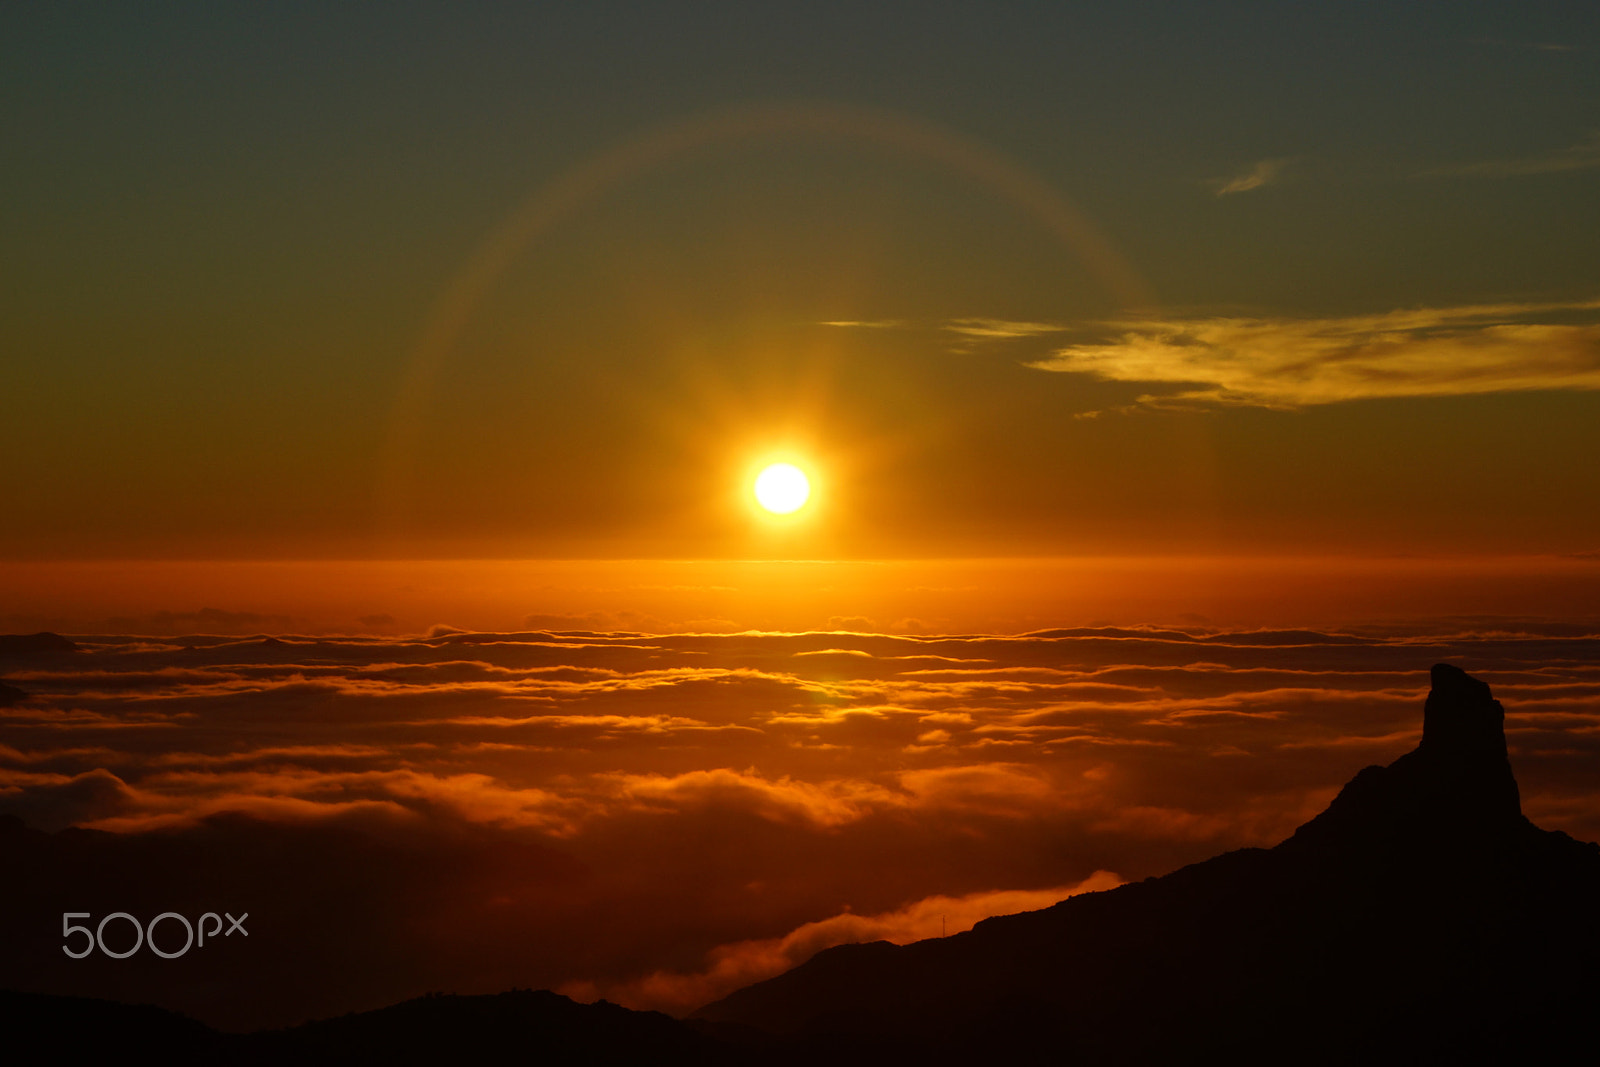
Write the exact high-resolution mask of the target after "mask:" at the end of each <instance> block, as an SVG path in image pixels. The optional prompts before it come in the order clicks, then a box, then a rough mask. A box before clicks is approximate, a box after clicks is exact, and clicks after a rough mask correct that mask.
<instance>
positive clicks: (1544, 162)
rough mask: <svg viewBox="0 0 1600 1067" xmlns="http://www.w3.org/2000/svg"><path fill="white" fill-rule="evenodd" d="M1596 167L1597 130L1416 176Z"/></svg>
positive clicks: (1599, 157)
mask: <svg viewBox="0 0 1600 1067" xmlns="http://www.w3.org/2000/svg"><path fill="white" fill-rule="evenodd" d="M1596 167H1600V130H1595V131H1592V132H1591V133H1590V134H1589V135H1588V136H1587V137H1584V138H1583V139H1582V140H1580V141H1578V142H1577V143H1575V144H1572V145H1569V146H1567V147H1566V148H1558V149H1555V150H1553V151H1549V152H1542V153H1539V154H1537V155H1532V156H1518V157H1513V158H1509V159H1486V160H1481V161H1479V162H1476V163H1461V164H1457V165H1454V166H1448V167H1436V168H1433V169H1432V170H1426V171H1423V172H1422V173H1421V174H1420V175H1418V177H1425V178H1437V177H1454V176H1462V177H1479V178H1520V177H1526V176H1529V175H1534V174H1563V173H1566V172H1568V171H1574V170H1593V169H1594V168H1596Z"/></svg>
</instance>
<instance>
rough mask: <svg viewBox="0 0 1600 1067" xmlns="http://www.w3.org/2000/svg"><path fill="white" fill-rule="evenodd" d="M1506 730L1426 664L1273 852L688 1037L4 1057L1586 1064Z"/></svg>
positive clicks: (1597, 990) (774, 996)
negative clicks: (1415, 721) (1386, 752)
mask: <svg viewBox="0 0 1600 1067" xmlns="http://www.w3.org/2000/svg"><path fill="white" fill-rule="evenodd" d="M1503 721H1504V712H1503V710H1502V708H1501V706H1500V704H1499V702H1497V701H1496V700H1494V699H1493V697H1492V695H1491V694H1490V692H1489V687H1488V686H1487V685H1485V684H1484V683H1483V682H1480V681H1478V680H1477V679H1475V678H1472V677H1470V676H1469V675H1467V674H1466V673H1464V672H1463V671H1461V670H1460V669H1458V668H1456V667H1451V666H1448V665H1443V664H1441V665H1439V666H1436V667H1434V668H1433V688H1432V692H1431V693H1430V694H1429V696H1428V701H1427V704H1426V707H1425V709H1424V719H1423V737H1422V741H1421V743H1420V744H1419V745H1418V746H1417V748H1416V749H1415V750H1414V751H1412V752H1410V753H1407V754H1406V755H1404V756H1402V757H1400V758H1399V759H1398V760H1396V761H1395V762H1393V763H1391V764H1390V765H1389V766H1387V767H1368V768H1366V769H1365V770H1363V771H1361V772H1360V773H1359V774H1357V775H1356V776H1355V777H1354V778H1353V779H1351V780H1350V782H1349V783H1348V784H1347V785H1346V786H1345V787H1344V789H1343V790H1342V791H1341V792H1340V793H1339V795H1338V797H1337V798H1335V800H1334V801H1333V803H1332V804H1330V805H1329V806H1328V809H1327V810H1326V811H1324V812H1323V813H1322V814H1321V815H1318V816H1317V817H1316V818H1314V819H1312V820H1311V821H1310V822H1308V823H1306V824H1305V825H1304V826H1302V827H1300V828H1299V829H1298V830H1297V831H1296V832H1295V833H1294V835H1293V836H1292V837H1290V838H1289V839H1288V840H1287V841H1284V842H1283V843H1281V844H1279V845H1278V846H1277V847H1275V848H1272V849H1240V850H1238V851H1236V852H1229V853H1226V854H1224V855H1221V856H1217V857H1215V858H1213V859H1210V860H1207V861H1205V862H1203V863H1197V864H1194V865H1192V866H1189V867H1184V868H1182V869H1181V870H1178V871H1175V872H1173V873H1172V874H1169V875H1166V876H1165V877H1162V878H1152V879H1147V880H1146V881H1144V882H1140V883H1137V884H1133V885H1126V886H1122V887H1121V888H1118V889H1114V890H1110V891H1108V892H1103V893H1092V894H1087V895H1084V896H1079V897H1074V898H1072V899H1070V900H1066V901H1063V902H1061V903H1060V904H1057V905H1055V906H1054V907H1051V908H1046V909H1044V910H1042V911H1036V912H1029V913H1026V914H1022V915H1010V916H1004V917H1001V918H995V919H989V920H986V921H984V922H982V923H979V924H978V925H977V926H976V927H974V928H973V929H972V930H971V931H968V932H967V933H963V934H958V935H956V936H954V937H949V938H941V939H934V940H928V941H921V942H917V943H915V944H911V945H905V946H895V945H892V944H889V943H888V942H874V943H871V944H863V945H846V946H842V947H839V948H835V949H830V950H828V951H825V952H822V953H819V954H818V955H817V956H816V957H814V958H813V959H812V960H811V961H810V962H808V963H806V964H804V965H803V966H801V967H797V968H795V969H794V970H792V971H789V972H788V973H786V974H783V975H780V976H778V977H776V978H773V979H771V980H769V981H766V982H762V983H759V984H757V985H753V986H750V987H748V988H746V989H742V990H740V991H738V992H736V993H734V994H732V995H731V996H729V997H727V998H726V999H724V1000H721V1001H718V1002H717V1003H715V1004H711V1005H708V1006H706V1007H704V1008H702V1009H700V1011H698V1012H696V1013H695V1015H694V1016H693V1017H692V1018H691V1019H689V1020H688V1021H685V1022H679V1021H677V1020H673V1019H670V1018H668V1017H667V1016H664V1015H659V1014H656V1013H653V1012H631V1011H627V1010H625V1009H622V1008H619V1007H617V1006H615V1005H611V1004H606V1003H604V1002H601V1003H599V1004H593V1005H583V1004H576V1003H574V1002H572V1001H570V1000H567V999H566V998H564V997H560V996H557V995H556V994H554V993H543V992H541V993H529V992H512V993H503V994H499V995H497V996H487V997H457V996H430V997H426V998H422V999H419V1000H413V1001H408V1002H406V1003H404V1004H399V1005H395V1006H394V1007H391V1008H386V1009H383V1010H381V1011H375V1012H366V1013H362V1014H357V1015H350V1016H345V1017H343V1018H340V1019H332V1020H324V1021H322V1022H316V1023H309V1024H306V1025H305V1026H301V1027H296V1028H294V1029H290V1030H283V1031H273V1032H266V1033H257V1034H249V1035H223V1034H218V1033H216V1032H215V1031H212V1030H209V1029H207V1028H205V1027H203V1026H201V1025H200V1024H198V1023H193V1022H191V1021H189V1020H187V1019H183V1018H182V1017H180V1016H176V1015H173V1014H170V1013H167V1012H163V1011H160V1010H158V1009H154V1008H137V1007H131V1006H128V1005H122V1004H112V1003H109V1002H105V1001H90V1000H82V999H75V998H66V997H45V996H38V995H32V994H19V993H8V994H0V1026H3V1027H4V1028H5V1032H6V1033H7V1034H8V1037H9V1040H10V1043H11V1044H12V1047H16V1043H17V1042H23V1043H28V1042H29V1041H30V1039H31V1038H42V1039H43V1040H45V1041H46V1042H48V1045H46V1046H44V1047H45V1048H60V1049H63V1050H66V1049H73V1050H75V1051H77V1052H90V1053H93V1052H94V1051H95V1050H100V1049H103V1050H104V1051H105V1052H107V1053H115V1052H120V1053H123V1054H126V1053H127V1052H129V1051H133V1050H136V1049H139V1048H150V1049H160V1050H162V1054H163V1059H164V1060H165V1061H166V1062H169V1063H184V1062H204V1063H243V1064H249V1063H259V1064H268V1063H297V1064H298V1063H335V1062H337V1063H340V1064H361V1063H390V1064H395V1063H428V1064H437V1063H440V1062H461V1061H465V1060H469V1059H479V1058H482V1057H484V1056H494V1057H496V1061H497V1062H499V1061H505V1062H532V1063H545V1064H588V1063H624V1062H652V1063H667V1064H676V1063H685V1064H689V1063H694V1064H702V1063H703V1064H718V1063H750V1064H757V1063H759V1064H787V1063H815V1062H819V1061H821V1062H831V1063H834V1064H853V1063H863V1064H864V1063H873V1064H884V1063H890V1064H893V1063H924V1064H945V1063H951V1064H953V1063H1004V1064H1044V1063H1050V1064H1076V1063H1084V1064H1091V1063H1092V1064H1105V1063H1112V1064H1143V1063H1164V1062H1234V1063H1269V1062H1270V1063H1295V1064H1319V1063H1320V1064H1335V1063H1445V1062H1449V1063H1500V1062H1504V1063H1510V1062H1515V1063H1542V1062H1551V1063H1557V1062H1580V1061H1582V1060H1584V1059H1586V1058H1587V1057H1586V1055H1585V1054H1584V1053H1583V1052H1580V1051H1577V1050H1584V1049H1588V1050H1590V1052H1591V1053H1592V1042H1593V1040H1594V1035H1595V1029H1594V1019H1595V1012H1596V1007H1595V1005H1596V1004H1597V1003H1600V846H1597V845H1594V844H1586V843H1582V842H1578V841H1574V840H1573V839H1572V838H1570V837H1568V836H1567V835H1566V834H1563V833H1559V832H1551V831H1545V830H1540V829H1539V828H1538V827H1536V826H1534V825H1533V824H1532V823H1530V822H1529V821H1528V820H1527V819H1526V818H1525V817H1524V816H1523V814H1522V810H1521V803H1520V800H1519V797H1518V793H1517V784H1516V780H1515V778H1514V777H1513V776H1512V773H1511V765H1510V762H1509V760H1508V758H1507V754H1506V742H1505V733H1504V729H1503ZM63 1035H72V1040H71V1041H69V1042H67V1043H65V1044H63ZM96 1042H101V1044H96ZM48 1059H49V1058H48V1056H47V1057H45V1058H43V1059H36V1060H35V1062H48ZM74 1061H79V1060H78V1058H77V1057H75V1056H68V1057H67V1058H66V1059H64V1060H62V1061H61V1062H74Z"/></svg>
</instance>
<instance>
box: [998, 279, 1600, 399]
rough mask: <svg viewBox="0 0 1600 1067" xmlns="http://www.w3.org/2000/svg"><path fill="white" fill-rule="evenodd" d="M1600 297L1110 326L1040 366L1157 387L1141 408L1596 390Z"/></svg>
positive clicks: (1599, 373)
mask: <svg viewBox="0 0 1600 1067" xmlns="http://www.w3.org/2000/svg"><path fill="white" fill-rule="evenodd" d="M1596 310H1600V303H1596V302H1593V301H1591V302H1587V303H1579V304H1571V305H1527V304H1498V305H1484V306H1473V307H1457V308H1419V309H1415V310H1406V311H1392V312H1388V313H1385V314H1378V315H1358V316H1349V317H1346V318H1329V319H1259V318H1208V319H1171V320H1150V321H1131V322H1124V323H1116V324H1112V329H1113V330H1114V331H1115V332H1116V333H1117V334H1118V336H1117V337H1116V338H1115V339H1113V340H1109V341H1098V342H1089V343H1082V344H1072V345H1068V346H1066V347H1063V348H1060V349H1058V350H1056V351H1055V352H1054V353H1053V354H1052V355H1050V356H1048V357H1046V358H1044V359H1040V360H1036V361H1033V362H1031V363H1030V364H1029V365H1030V366H1033V367H1036V368H1038V369H1040V370H1048V371H1063V372H1068V373H1075V374H1087V375H1089V376H1091V377H1094V378H1097V379H1100V380H1103V381H1116V382H1140V383H1150V384H1151V385H1160V386H1161V388H1160V389H1159V390H1157V391H1153V392H1151V393H1149V394H1146V395H1144V396H1141V397H1140V398H1139V399H1138V401H1137V404H1138V405H1140V406H1145V407H1173V406H1177V407H1195V406H1240V405H1246V406H1256V407H1268V408H1297V407H1304V406H1308V405H1314V404H1332V403H1338V402H1341V401H1347V400H1366V399H1376V398H1394V397H1425V396H1466V395H1472V394H1480V393H1502V392H1515V391H1524V390H1534V389H1583V390H1590V389H1600V324H1597V323H1596V322H1594V321H1593V319H1594V313H1595V312H1596Z"/></svg>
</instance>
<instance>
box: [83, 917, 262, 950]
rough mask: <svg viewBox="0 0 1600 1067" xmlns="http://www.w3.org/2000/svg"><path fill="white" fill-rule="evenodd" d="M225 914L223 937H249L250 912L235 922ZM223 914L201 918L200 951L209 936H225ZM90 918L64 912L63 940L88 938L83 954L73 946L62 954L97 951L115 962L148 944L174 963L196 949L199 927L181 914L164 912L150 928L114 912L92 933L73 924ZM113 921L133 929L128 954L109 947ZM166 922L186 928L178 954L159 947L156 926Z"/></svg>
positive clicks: (101, 921) (151, 922) (154, 920)
mask: <svg viewBox="0 0 1600 1067" xmlns="http://www.w3.org/2000/svg"><path fill="white" fill-rule="evenodd" d="M222 915H227V916H228V923H229V926H228V932H227V933H225V934H222V936H223V937H232V936H233V934H234V932H235V931H237V932H238V933H241V934H243V935H244V936H246V937H249V936H250V931H249V930H246V929H245V928H244V921H245V920H246V919H248V918H250V913H249V912H248V911H247V912H245V913H244V914H243V915H240V916H239V917H238V918H237V919H235V918H234V917H233V916H232V915H229V914H228V913H227V912H223V913H222ZM222 915H218V914H217V913H216V912H214V911H208V912H206V913H205V914H204V915H202V916H200V922H199V923H198V926H199V929H200V937H199V947H200V948H205V946H206V938H207V937H210V938H211V939H212V940H213V941H215V940H216V938H217V935H218V934H221V933H222ZM88 918H91V915H90V913H89V912H86V911H64V912H62V913H61V937H62V939H63V940H64V941H70V940H71V939H72V935H73V934H82V935H83V936H84V937H85V938H86V939H87V940H86V943H85V944H84V946H83V951H81V952H74V951H73V950H72V946H71V945H70V944H63V945H62V946H61V951H62V952H65V953H66V954H67V955H69V956H71V957H72V958H73V959H75V960H81V959H83V958H84V957H85V956H87V955H89V953H91V952H93V951H94V950H95V949H96V948H98V949H99V950H100V951H101V952H103V953H105V954H106V955H107V956H110V957H111V958H112V959H114V960H120V959H126V958H127V957H129V956H131V955H133V954H134V953H135V952H138V951H139V949H141V948H143V947H144V946H145V945H149V946H150V951H151V952H154V953H155V954H156V955H157V956H160V957H161V958H162V959H167V960H175V959H177V958H178V957H179V956H181V955H183V954H184V953H185V952H188V951H189V949H190V948H192V947H194V946H195V944H196V939H195V925H196V924H191V923H190V922H189V920H188V919H186V918H184V917H183V916H182V915H179V914H178V913H177V912H175V911H164V912H162V913H161V914H160V915H157V916H156V917H155V918H154V919H151V920H150V923H149V925H147V926H141V925H139V920H138V919H135V918H134V917H133V916H132V915H129V914H128V913H127V912H125V911H114V912H112V913H111V914H110V915H107V916H106V917H105V918H103V919H101V920H100V924H99V925H98V926H96V927H95V928H94V929H93V930H90V929H89V928H88V927H87V926H77V925H74V924H73V922H72V920H73V919H88ZM113 919H124V920H126V921H127V922H128V924H129V925H131V926H132V927H133V947H132V948H130V949H128V950H127V951H126V952H113V951H112V950H111V949H109V948H107V947H106V939H105V932H106V923H109V922H110V921H111V920H113ZM163 919H169V920H171V921H172V922H176V923H181V924H182V925H183V930H184V938H185V940H184V942H183V947H182V948H180V949H178V950H177V951H176V952H168V951H166V950H165V949H163V948H161V946H159V945H157V944H156V927H157V926H159V925H161V922H162V920H163ZM207 919H210V920H211V921H212V923H213V926H212V928H211V929H210V930H207V929H206V920H207ZM169 929H170V925H169ZM168 941H169V944H170V941H171V935H168Z"/></svg>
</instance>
